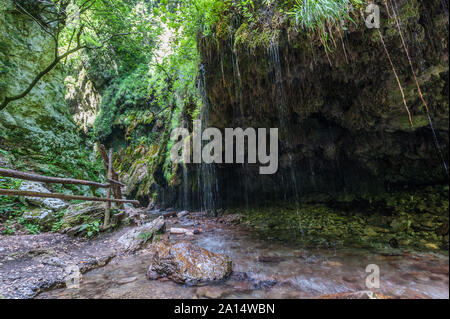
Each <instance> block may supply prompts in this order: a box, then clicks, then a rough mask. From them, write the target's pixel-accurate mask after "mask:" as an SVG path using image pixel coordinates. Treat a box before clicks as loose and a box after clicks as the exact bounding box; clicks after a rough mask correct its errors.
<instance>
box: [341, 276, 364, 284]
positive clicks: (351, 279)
mask: <svg viewBox="0 0 450 319" xmlns="http://www.w3.org/2000/svg"><path fill="white" fill-rule="evenodd" d="M342 280H344V281H346V282H350V283H355V282H358V281H359V280H360V278H356V277H349V276H343V277H342Z"/></svg>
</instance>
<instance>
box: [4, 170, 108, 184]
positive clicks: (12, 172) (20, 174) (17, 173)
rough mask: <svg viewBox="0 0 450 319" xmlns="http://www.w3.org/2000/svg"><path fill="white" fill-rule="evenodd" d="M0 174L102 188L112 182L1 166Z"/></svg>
mask: <svg viewBox="0 0 450 319" xmlns="http://www.w3.org/2000/svg"><path fill="white" fill-rule="evenodd" d="M0 176H4V177H13V178H18V179H24V180H27V181H34V182H42V183H48V184H76V185H85V186H94V187H100V188H108V187H110V184H102V183H97V182H91V181H85V180H80V179H73V178H59V177H49V176H42V175H38V174H31V173H24V172H20V171H16V170H13V169H4V168H0Z"/></svg>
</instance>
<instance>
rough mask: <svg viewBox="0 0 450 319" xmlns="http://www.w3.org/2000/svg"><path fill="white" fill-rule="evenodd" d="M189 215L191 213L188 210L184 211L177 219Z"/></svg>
mask: <svg viewBox="0 0 450 319" xmlns="http://www.w3.org/2000/svg"><path fill="white" fill-rule="evenodd" d="M187 215H189V212H188V211H187V210H183V211H182V212H179V213H178V214H177V217H178V218H181V217H184V216H187Z"/></svg>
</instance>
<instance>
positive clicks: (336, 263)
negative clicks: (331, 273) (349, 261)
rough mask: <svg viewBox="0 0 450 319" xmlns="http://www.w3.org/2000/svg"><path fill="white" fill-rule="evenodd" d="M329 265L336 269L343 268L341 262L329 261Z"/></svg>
mask: <svg viewBox="0 0 450 319" xmlns="http://www.w3.org/2000/svg"><path fill="white" fill-rule="evenodd" d="M327 265H328V266H331V267H334V268H338V267H342V263H340V262H339V261H332V260H328V261H327Z"/></svg>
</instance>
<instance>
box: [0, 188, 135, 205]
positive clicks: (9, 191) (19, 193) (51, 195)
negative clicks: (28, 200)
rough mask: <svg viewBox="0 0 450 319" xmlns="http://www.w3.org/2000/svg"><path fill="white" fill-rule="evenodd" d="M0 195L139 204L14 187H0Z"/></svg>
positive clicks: (126, 200) (133, 201)
mask: <svg viewBox="0 0 450 319" xmlns="http://www.w3.org/2000/svg"><path fill="white" fill-rule="evenodd" d="M0 195H6V196H27V197H43V198H59V199H65V200H72V199H74V200H85V201H91V202H107V203H111V202H114V203H130V204H134V205H139V201H137V200H129V199H113V198H103V197H89V196H80V195H66V194H58V193H40V192H32V191H21V190H16V189H2V188H0Z"/></svg>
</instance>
